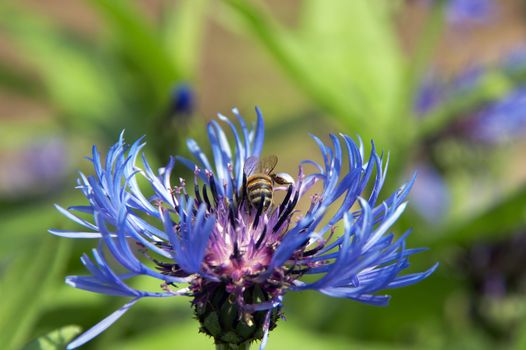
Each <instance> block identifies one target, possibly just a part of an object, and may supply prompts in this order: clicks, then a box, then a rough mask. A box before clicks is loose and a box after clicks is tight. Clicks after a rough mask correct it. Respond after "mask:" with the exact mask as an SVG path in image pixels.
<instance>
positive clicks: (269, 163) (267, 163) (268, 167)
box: [260, 154, 278, 174]
mask: <svg viewBox="0 0 526 350" xmlns="http://www.w3.org/2000/svg"><path fill="white" fill-rule="evenodd" d="M277 163H278V157H277V156H276V155H275V154H271V155H270V156H268V157H265V158H263V159H261V161H260V167H261V169H260V171H261V172H262V173H264V174H270V173H271V172H272V170H274V168H275V167H276V164H277Z"/></svg>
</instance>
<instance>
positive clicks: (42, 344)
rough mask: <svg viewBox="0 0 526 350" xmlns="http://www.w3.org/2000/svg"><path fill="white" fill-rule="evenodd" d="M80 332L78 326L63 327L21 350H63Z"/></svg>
mask: <svg viewBox="0 0 526 350" xmlns="http://www.w3.org/2000/svg"><path fill="white" fill-rule="evenodd" d="M80 331H81V329H80V327H79V326H65V327H62V328H60V329H57V330H55V331H53V332H51V333H48V334H46V335H44V336H42V337H40V338H38V339H36V340H34V341H32V342H31V343H29V344H28V345H26V346H24V348H22V350H63V349H64V348H65V347H66V345H67V344H68V343H69V342H70V341H71V340H72V339H73V338H75V337H76V336H77V335H78V334H79V333H80Z"/></svg>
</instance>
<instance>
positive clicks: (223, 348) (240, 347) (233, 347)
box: [216, 342, 250, 350]
mask: <svg viewBox="0 0 526 350" xmlns="http://www.w3.org/2000/svg"><path fill="white" fill-rule="evenodd" d="M249 349H250V342H245V343H242V344H216V350H249Z"/></svg>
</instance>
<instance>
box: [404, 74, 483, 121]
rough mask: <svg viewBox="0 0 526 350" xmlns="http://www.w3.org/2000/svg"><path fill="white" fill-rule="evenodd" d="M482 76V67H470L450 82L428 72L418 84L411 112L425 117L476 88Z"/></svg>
mask: <svg viewBox="0 0 526 350" xmlns="http://www.w3.org/2000/svg"><path fill="white" fill-rule="evenodd" d="M484 74H485V69H484V68H483V67H480V66H472V67H470V68H468V69H466V70H464V71H463V72H462V73H460V74H459V75H457V76H454V77H453V78H451V79H450V80H446V79H444V78H442V77H441V76H440V75H439V74H438V73H435V72H433V71H430V72H429V73H427V74H426V75H424V78H423V79H422V81H421V83H420V87H419V88H418V90H417V93H416V97H415V101H414V105H413V110H414V111H415V113H416V114H417V115H418V116H425V115H426V114H428V113H430V112H433V111H434V110H435V109H436V108H437V107H438V106H440V105H442V104H447V103H450V102H451V101H452V100H454V99H457V98H461V97H462V95H465V94H466V93H467V92H469V91H470V90H472V89H474V88H475V87H477V85H478V84H479V83H480V81H481V78H482V77H483V76H484Z"/></svg>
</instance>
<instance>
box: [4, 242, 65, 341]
mask: <svg viewBox="0 0 526 350" xmlns="http://www.w3.org/2000/svg"><path fill="white" fill-rule="evenodd" d="M33 243H34V244H35V245H36V246H37V247H38V249H36V250H34V251H31V250H27V249H25V250H18V251H17V255H16V256H14V257H7V258H6V257H4V259H3V264H5V263H8V266H7V267H6V268H5V270H4V271H3V273H2V276H1V280H0V289H1V290H2V298H1V299H0V314H1V315H2V317H1V318H0V348H2V349H17V348H18V347H19V346H20V345H21V344H23V343H24V342H25V341H26V339H27V337H28V335H29V334H30V332H31V329H32V327H33V326H34V324H35V323H36V322H37V320H38V317H39V315H40V313H41V312H42V309H43V308H44V306H45V304H46V302H47V301H48V300H49V299H48V298H49V297H51V295H52V294H51V293H53V291H54V289H55V288H56V286H57V285H58V284H59V283H61V276H63V273H64V268H65V263H66V261H67V259H68V256H69V249H70V246H71V242H67V241H60V242H59V241H58V240H57V239H56V238H53V237H44V238H39V239H35V240H33Z"/></svg>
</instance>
